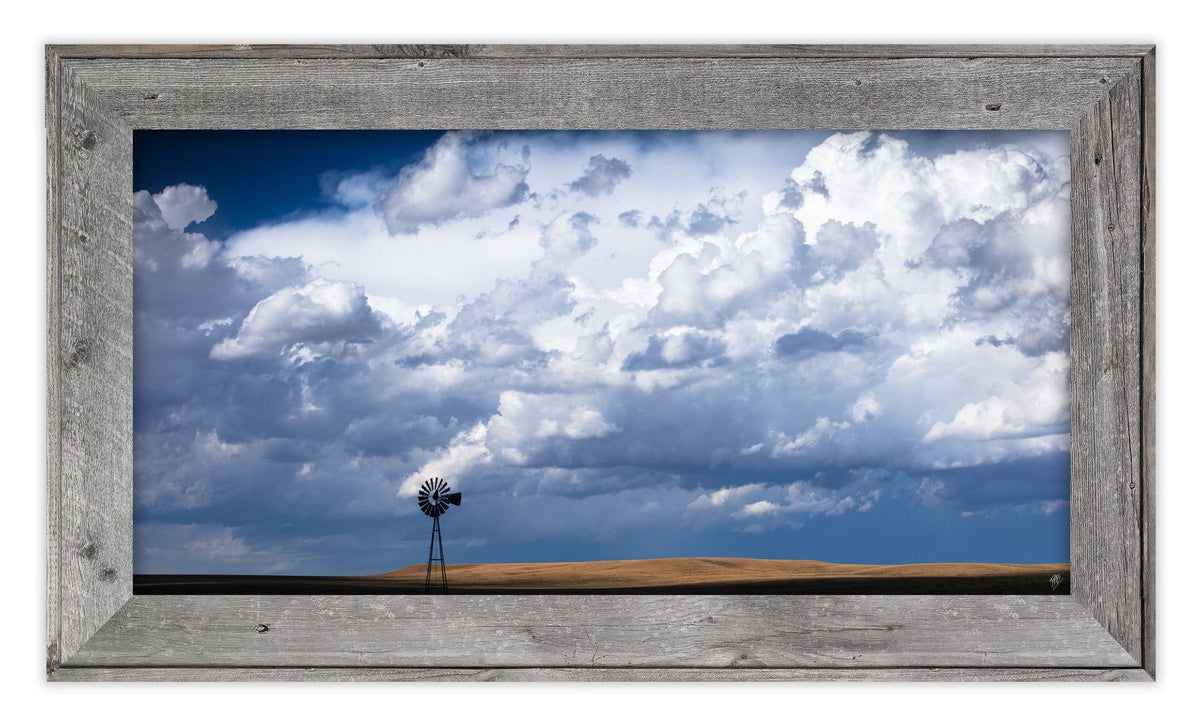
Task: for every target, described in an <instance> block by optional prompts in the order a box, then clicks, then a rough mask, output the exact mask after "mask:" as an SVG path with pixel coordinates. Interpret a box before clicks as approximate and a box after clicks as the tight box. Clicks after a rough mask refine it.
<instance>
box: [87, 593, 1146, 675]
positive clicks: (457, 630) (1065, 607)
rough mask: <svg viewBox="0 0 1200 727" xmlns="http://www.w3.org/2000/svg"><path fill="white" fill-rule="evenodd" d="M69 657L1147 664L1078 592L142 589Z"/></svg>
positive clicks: (416, 662) (378, 662)
mask: <svg viewBox="0 0 1200 727" xmlns="http://www.w3.org/2000/svg"><path fill="white" fill-rule="evenodd" d="M634 614H636V615H637V616H636V617H633V615H634ZM259 624H263V625H265V626H266V627H267V629H266V630H265V631H262V632H260V631H259V630H256V629H255V626H257V625H259ZM68 663H69V664H70V665H71V666H75V667H101V666H116V665H120V664H136V665H139V666H195V667H200V666H221V665H225V666H238V667H265V666H292V665H304V666H312V667H333V666H356V667H362V666H380V667H382V666H396V665H404V666H411V667H468V666H470V667H597V666H600V667H644V668H655V667H681V666H683V667H708V668H716V667H725V668H745V667H859V668H869V667H894V666H929V667H952V666H992V667H1018V666H1044V667H1079V666H1087V667H1097V666H1103V667H1132V666H1137V662H1136V661H1135V660H1134V659H1133V658H1132V657H1131V656H1130V655H1129V654H1127V653H1126V652H1125V650H1124V649H1122V648H1121V646H1120V645H1119V644H1117V643H1116V642H1114V641H1113V640H1112V638H1111V637H1110V636H1109V634H1108V633H1107V632H1106V631H1105V630H1104V629H1103V628H1102V627H1101V626H1100V625H1099V624H1097V623H1096V621H1095V620H1094V619H1093V618H1092V617H1091V616H1090V614H1088V612H1087V609H1086V608H1084V607H1082V606H1081V605H1080V604H1078V603H1076V602H1075V601H1074V600H1073V599H1072V598H1071V597H1069V596H1027V597H1021V596H1004V597H989V596H957V597H945V596H891V597H888V596H452V597H438V596H357V597H354V596H134V597H133V598H132V599H131V600H130V601H129V603H127V604H126V605H125V606H124V607H123V608H122V609H121V611H120V612H119V613H118V614H117V615H116V616H114V617H113V618H112V619H111V620H110V621H109V622H108V623H107V624H105V625H104V626H103V627H102V628H101V629H100V631H99V632H97V634H96V635H95V636H94V637H92V639H91V640H90V641H89V642H88V643H87V645H86V646H85V647H84V648H83V649H81V650H80V651H79V652H78V653H77V654H75V656H74V657H72V658H71V660H70V661H69V662H68Z"/></svg>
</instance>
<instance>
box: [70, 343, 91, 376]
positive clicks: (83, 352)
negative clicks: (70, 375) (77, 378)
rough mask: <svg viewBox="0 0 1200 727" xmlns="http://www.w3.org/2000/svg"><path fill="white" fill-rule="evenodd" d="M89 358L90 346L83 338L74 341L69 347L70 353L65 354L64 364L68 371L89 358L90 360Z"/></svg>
mask: <svg viewBox="0 0 1200 727" xmlns="http://www.w3.org/2000/svg"><path fill="white" fill-rule="evenodd" d="M91 356H92V344H91V342H90V341H88V340H87V339H86V338H84V339H81V340H79V341H76V342H75V345H74V346H71V352H70V353H68V354H67V356H66V359H65V360H64V363H65V364H66V366H67V368H69V369H70V368H75V367H76V366H79V365H80V364H82V363H84V362H86V361H87V360H88V359H89V358H91Z"/></svg>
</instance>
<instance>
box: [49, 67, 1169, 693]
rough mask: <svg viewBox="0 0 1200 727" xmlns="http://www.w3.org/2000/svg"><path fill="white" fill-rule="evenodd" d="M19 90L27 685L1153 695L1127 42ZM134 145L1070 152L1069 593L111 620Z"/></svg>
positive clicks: (125, 544) (77, 82)
mask: <svg viewBox="0 0 1200 727" xmlns="http://www.w3.org/2000/svg"><path fill="white" fill-rule="evenodd" d="M46 73H47V96H46V126H47V154H46V159H47V166H48V171H47V175H48V187H49V191H48V214H47V242H48V254H47V260H48V270H47V291H48V296H47V298H48V303H47V307H48V361H49V382H48V383H49V394H48V402H49V405H48V408H49V411H48V422H49V432H48V455H47V473H48V474H47V476H48V481H49V506H48V513H49V522H48V537H49V545H48V572H47V598H48V610H47V639H48V641H47V654H46V657H47V671H48V674H49V676H50V678H51V679H53V680H63V681H71V680H100V679H124V680H148V679H153V680H163V679H194V680H230V679H259V680H279V679H296V680H300V679H322V680H367V679H373V680H393V679H458V680H467V679H472V680H474V679H572V680H614V679H616V680H635V679H658V680H682V679H688V680H692V679H725V680H741V679H787V680H795V679H846V680H862V679H878V680H883V679H904V680H946V679H952V680H1010V679H1012V680H1030V679H1055V680H1126V681H1129V680H1134V681H1136V680H1148V679H1153V678H1154V673H1155V651H1154V638H1155V636H1154V609H1155V601H1154V380H1155V379H1154V370H1155V367H1154V315H1155V308H1154V305H1155V278H1154V259H1155V258H1154V126H1155V124H1154V77H1155V75H1154V74H1155V70H1154V48H1153V46H1048V47H1044V46H330V47H325V46H258V47H254V46H184V47H180V46H52V47H48V48H47V50H46ZM135 128H238V129H252V128H435V129H441V128H503V129H535V128H545V129H550V128H576V129H578V128H815V129H825V128H831V129H833V128H877V129H902V128H942V129H1001V128H1004V129H1035V128H1037V129H1043V128H1057V129H1069V130H1070V131H1071V157H1072V243H1071V244H1072V248H1071V259H1072V265H1071V274H1072V282H1071V299H1072V307H1071V310H1072V336H1071V361H1072V375H1071V432H1072V440H1071V594H1070V595H1069V596H1003V597H991V596H452V597H437V596H428V597H426V596H353V597H352V596H310V597H301V596H207V597H206V596H181V597H177V596H132V595H131V588H132V580H131V573H132V522H131V521H132V464H133V455H132V426H131V421H132V341H133V331H132V275H133V273H132V222H131V217H132V173H131V155H132V130H133V129H135ZM634 613H636V614H638V617H637V618H631V617H630V616H631V614H634ZM258 624H266V625H268V627H269V628H268V629H267V630H265V631H261V632H260V630H256V629H255V626H256V625H258ZM430 626H436V628H430Z"/></svg>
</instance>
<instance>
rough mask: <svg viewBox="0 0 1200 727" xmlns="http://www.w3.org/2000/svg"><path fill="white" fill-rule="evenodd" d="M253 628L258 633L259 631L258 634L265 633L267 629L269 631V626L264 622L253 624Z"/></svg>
mask: <svg viewBox="0 0 1200 727" xmlns="http://www.w3.org/2000/svg"><path fill="white" fill-rule="evenodd" d="M254 630H255V631H257V632H258V633H260V634H265V633H267V632H268V631H270V630H271V628H270V627H269V626H267V625H266V624H259V625H257V626H255V627H254Z"/></svg>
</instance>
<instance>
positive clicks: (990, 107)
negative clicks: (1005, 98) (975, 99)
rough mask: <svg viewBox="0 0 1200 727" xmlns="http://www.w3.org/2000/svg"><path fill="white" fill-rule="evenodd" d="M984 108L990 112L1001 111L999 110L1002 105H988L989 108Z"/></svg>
mask: <svg viewBox="0 0 1200 727" xmlns="http://www.w3.org/2000/svg"><path fill="white" fill-rule="evenodd" d="M984 108H985V109H987V110H988V111H999V110H1000V104H998V103H990V104H988V105H987V106H984Z"/></svg>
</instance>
